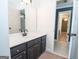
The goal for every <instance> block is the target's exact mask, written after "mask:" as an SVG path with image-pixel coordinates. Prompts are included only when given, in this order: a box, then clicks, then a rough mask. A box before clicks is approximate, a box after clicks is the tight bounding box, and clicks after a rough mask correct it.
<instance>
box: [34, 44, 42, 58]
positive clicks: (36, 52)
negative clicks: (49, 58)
mask: <svg viewBox="0 0 79 59" xmlns="http://www.w3.org/2000/svg"><path fill="white" fill-rule="evenodd" d="M40 54H41V47H40V44H37V45H35V46H34V58H35V59H37V58H38V57H39V56H40Z"/></svg>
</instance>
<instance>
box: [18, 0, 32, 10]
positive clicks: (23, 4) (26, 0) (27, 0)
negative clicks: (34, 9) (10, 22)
mask: <svg viewBox="0 0 79 59" xmlns="http://www.w3.org/2000/svg"><path fill="white" fill-rule="evenodd" d="M31 3H32V0H21V2H20V3H19V4H18V6H17V9H18V10H23V9H25V7H26V5H30V4H31Z"/></svg>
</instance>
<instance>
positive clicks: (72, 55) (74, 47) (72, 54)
mask: <svg viewBox="0 0 79 59" xmlns="http://www.w3.org/2000/svg"><path fill="white" fill-rule="evenodd" d="M73 2H74V3H73V19H72V28H71V34H76V35H75V36H74V35H71V37H70V47H69V57H68V59H78V57H77V56H78V54H77V53H78V9H77V8H78V7H77V6H78V5H77V4H78V3H77V0H74V1H73Z"/></svg>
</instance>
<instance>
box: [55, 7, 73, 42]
mask: <svg viewBox="0 0 79 59" xmlns="http://www.w3.org/2000/svg"><path fill="white" fill-rule="evenodd" d="M68 10H71V19H70V30H69V33H71V25H72V14H73V7H66V8H60V9H56V20H55V33H54V39H55V40H57V30H58V13H59V12H63V11H68ZM68 41H70V36H69V39H68Z"/></svg>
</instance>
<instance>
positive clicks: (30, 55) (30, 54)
mask: <svg viewBox="0 0 79 59" xmlns="http://www.w3.org/2000/svg"><path fill="white" fill-rule="evenodd" d="M28 59H34V48H33V47H30V48H28Z"/></svg>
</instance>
